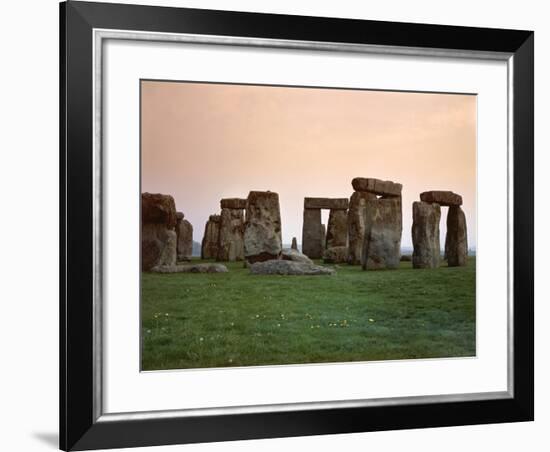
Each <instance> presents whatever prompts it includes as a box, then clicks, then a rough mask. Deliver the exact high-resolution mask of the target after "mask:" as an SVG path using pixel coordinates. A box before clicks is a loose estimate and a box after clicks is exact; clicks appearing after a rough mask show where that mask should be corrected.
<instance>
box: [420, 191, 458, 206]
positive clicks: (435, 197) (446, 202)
mask: <svg viewBox="0 0 550 452" xmlns="http://www.w3.org/2000/svg"><path fill="white" fill-rule="evenodd" d="M420 200H421V201H424V202H427V203H434V202H435V203H436V204H439V205H440V206H461V205H462V196H460V195H457V194H456V193H453V192H452V191H443V190H432V191H425V192H423V193H420Z"/></svg>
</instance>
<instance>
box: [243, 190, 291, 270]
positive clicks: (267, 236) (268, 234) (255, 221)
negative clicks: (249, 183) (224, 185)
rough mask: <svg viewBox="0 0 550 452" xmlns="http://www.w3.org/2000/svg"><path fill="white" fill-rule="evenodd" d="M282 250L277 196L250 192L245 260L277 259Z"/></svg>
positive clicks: (265, 192) (246, 224) (261, 192)
mask: <svg viewBox="0 0 550 452" xmlns="http://www.w3.org/2000/svg"><path fill="white" fill-rule="evenodd" d="M282 249H283V245H282V233H281V211H280V207H279V195H278V194H277V193H273V192H269V191H251V192H250V193H249V194H248V199H247V207H246V223H245V230H244V255H245V259H246V260H247V261H248V262H249V263H254V262H261V261H266V260H270V259H278V258H279V257H280V255H281V250H282Z"/></svg>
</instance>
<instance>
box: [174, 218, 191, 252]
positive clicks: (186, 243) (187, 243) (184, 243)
mask: <svg viewBox="0 0 550 452" xmlns="http://www.w3.org/2000/svg"><path fill="white" fill-rule="evenodd" d="M178 229H179V234H178V260H180V261H189V260H191V256H192V255H193V226H192V225H191V223H189V221H187V220H185V219H183V220H181V222H180V224H179V226H178Z"/></svg>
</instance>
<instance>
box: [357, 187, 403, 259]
mask: <svg viewBox="0 0 550 452" xmlns="http://www.w3.org/2000/svg"><path fill="white" fill-rule="evenodd" d="M365 224H366V226H365V240H364V242H363V253H362V255H361V264H362V267H363V270H377V269H382V268H388V269H393V268H397V267H399V261H400V258H401V234H402V230H403V218H402V211H401V197H395V198H379V199H376V200H374V199H373V200H371V201H368V204H367V216H366V220H365Z"/></svg>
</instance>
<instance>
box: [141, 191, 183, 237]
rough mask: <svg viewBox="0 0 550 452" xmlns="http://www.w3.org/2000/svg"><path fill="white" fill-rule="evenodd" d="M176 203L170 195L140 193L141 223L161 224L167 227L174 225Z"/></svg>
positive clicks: (173, 226) (171, 227) (172, 227)
mask: <svg viewBox="0 0 550 452" xmlns="http://www.w3.org/2000/svg"><path fill="white" fill-rule="evenodd" d="M176 221H177V218H176V203H175V202H174V198H172V196H170V195H162V194H160V193H142V194H141V222H142V224H163V225H164V226H166V228H167V229H174V228H175V227H176Z"/></svg>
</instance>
